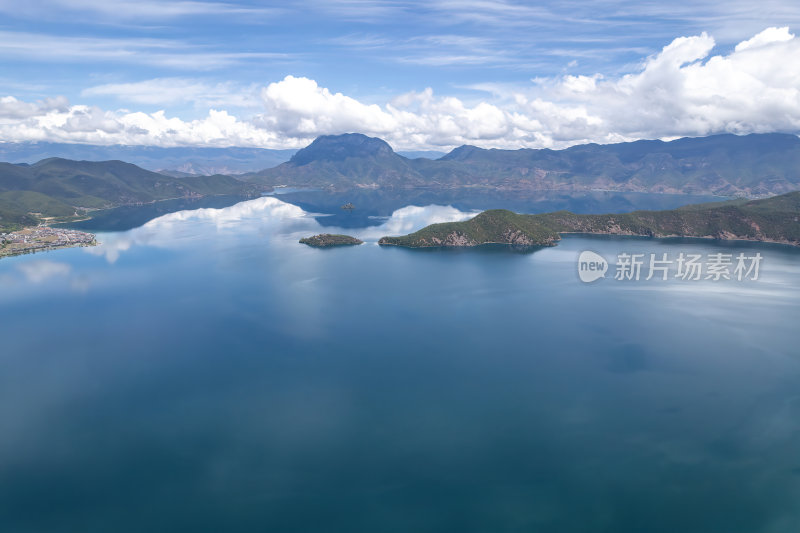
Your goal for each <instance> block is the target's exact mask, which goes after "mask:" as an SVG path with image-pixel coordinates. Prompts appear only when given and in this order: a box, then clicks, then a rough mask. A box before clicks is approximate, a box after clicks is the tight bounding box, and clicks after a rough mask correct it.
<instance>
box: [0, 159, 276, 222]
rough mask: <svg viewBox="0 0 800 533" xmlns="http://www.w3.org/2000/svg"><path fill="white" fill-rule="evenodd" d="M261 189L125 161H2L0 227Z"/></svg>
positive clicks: (231, 180) (223, 178) (230, 179)
mask: <svg viewBox="0 0 800 533" xmlns="http://www.w3.org/2000/svg"><path fill="white" fill-rule="evenodd" d="M259 189H260V187H259V186H257V185H254V184H252V183H245V182H243V181H240V180H237V179H236V178H233V177H231V176H222V175H215V176H191V177H187V178H173V177H170V176H165V175H163V174H159V173H156V172H150V171H148V170H144V169H142V168H139V167H137V166H136V165H132V164H130V163H125V162H122V161H100V162H96V161H71V160H68V159H59V158H50V159H44V160H42V161H39V162H38V163H36V164H33V165H12V164H9V163H0V229H5V230H7V229H14V228H17V227H19V226H24V225H31V224H35V223H37V221H38V220H39V219H41V218H59V219H63V218H69V217H73V216H79V215H82V214H85V210H90V209H102V208H111V207H117V206H121V205H132V204H144V203H151V202H155V201H158V200H166V199H172V198H197V197H201V196H212V195H253V194H257V193H258V192H259Z"/></svg>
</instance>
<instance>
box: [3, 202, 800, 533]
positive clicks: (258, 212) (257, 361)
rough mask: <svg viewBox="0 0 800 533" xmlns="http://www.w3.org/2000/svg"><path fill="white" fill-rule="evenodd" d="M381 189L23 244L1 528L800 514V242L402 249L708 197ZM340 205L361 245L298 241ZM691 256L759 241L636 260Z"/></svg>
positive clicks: (164, 217) (554, 522)
mask: <svg viewBox="0 0 800 533" xmlns="http://www.w3.org/2000/svg"><path fill="white" fill-rule="evenodd" d="M376 198H377V197H376V196H373V197H370V196H369V195H366V196H363V197H359V198H353V199H348V198H345V197H340V196H335V195H334V196H331V195H327V193H323V192H320V191H317V192H313V191H306V192H303V191H293V192H287V193H286V194H282V195H274V196H268V197H262V198H258V199H254V200H249V201H245V202H239V203H234V204H233V205H227V204H229V203H231V202H228V201H224V202H223V201H221V202H222V203H220V204H218V205H211V206H201V208H199V209H191V210H183V211H177V212H173V213H168V214H161V213H159V212H151V213H149V214H142V213H138V214H137V213H127V214H126V213H122V215H119V214H118V215H119V216H115V217H112V218H110V219H108V220H113V221H114V222H113V224H109V226H107V228H112V227H113V228H115V229H119V228H125V227H128V226H131V229H126V230H124V231H99V230H98V229H97V228H94V229H95V230H96V231H99V233H98V240H100V241H101V242H102V245H100V246H98V247H95V248H76V249H68V250H59V251H54V252H48V253H42V254H35V255H27V256H20V257H14V258H8V259H3V260H2V261H0V335H2V339H3V341H2V351H0V436H1V437H2V438H0V529H2V531H4V532H8V533H18V532H19V533H22V532H26V533H27V532H31V533H33V532H78V531H80V532H85V533H94V532H97V533H107V532H115V533H127V532H130V533H134V532H136V533H138V532H142V531H149V532H176V531H192V532H219V531H225V532H250V531H278V532H343V533H355V532H365V533H367V532H370V533H372V532H376V531H378V532H441V531H458V532H473V531H474V532H487V531H492V532H506V531H508V532H512V531H526V532H530V531H543V532H556V531H557V532H598V531H605V532H613V533H625V532H642V531H647V532H674V531H682V532H725V533H735V532H742V533H757V532H765V533H767V532H769V533H772V532H791V531H798V530H800V506H798V502H800V348H798V346H800V330H798V327H797V324H798V319H800V261H799V260H800V251H799V250H796V249H793V248H790V247H785V246H778V245H764V244H761V245H759V244H752V243H723V242H718V241H702V240H654V239H643V238H610V237H591V236H568V237H565V238H564V239H563V240H562V241H561V242H560V243H559V244H558V246H556V247H551V248H540V249H533V250H530V249H528V250H525V249H513V248H507V247H502V246H492V247H480V248H476V249H463V250H411V249H403V248H396V247H380V246H378V245H377V244H376V242H377V239H378V238H379V237H381V236H384V235H397V234H404V233H408V232H410V231H414V230H416V229H419V228H421V227H423V226H425V225H427V224H429V223H432V222H441V221H454V220H463V219H466V218H468V217H469V216H471V215H472V214H474V212H475V211H476V210H478V209H485V208H488V207H511V208H514V209H517V210H528V211H530V212H534V211H537V210H539V211H541V210H549V209H550V208H551V207H553V206H561V207H558V208H570V209H572V210H574V211H577V212H590V211H595V212H600V211H602V210H609V211H620V210H625V206H626V205H628V204H630V205H633V206H634V207H636V208H646V207H659V208H661V207H674V206H676V205H680V203H685V202H686V201H687V200H688V199H687V198H685V197H684V198H669V197H661V196H650V195H641V196H636V195H633V196H631V195H628V196H620V195H618V194H610V193H597V194H595V195H590V196H585V195H584V196H580V197H576V198H575V199H574V201H571V200H570V198H566V197H558V198H552V197H550V198H538V199H530V198H529V199H516V200H514V199H513V198H505V199H503V198H488V199H486V198H480V197H476V198H447V197H435V198H433V199H432V201H430V202H428V200H429V199H430V198H428V197H425V196H424V195H423V196H421V197H419V198H417V199H409V198H399V199H391V198H389V199H386V198H380V201H378V200H376ZM414 200H419V201H418V202H417V201H414ZM346 201H352V202H353V203H354V204H355V205H356V210H355V211H354V212H352V213H346V212H342V211H341V210H339V208H338V206H339V205H341V204H342V203H345V202H346ZM183 207H186V206H176V208H183ZM188 207H198V206H188ZM147 209H151V208H147ZM155 215H161V216H158V217H157V218H153V219H151V220H149V221H148V222H146V223H144V225H138V224H140V223H141V222H142V220H146V219H149V218H151V217H152V216H155ZM127 217H130V220H128V218H127ZM347 217H350V218H347ZM126 221H128V222H130V223H127V222H126ZM135 225H138V227H132V226H135ZM100 229H102V228H100ZM323 231H324V232H341V233H347V234H350V235H353V236H356V237H359V238H362V239H363V240H365V241H366V243H365V244H364V245H361V246H358V247H348V248H336V249H314V248H310V247H307V246H304V245H300V244H298V242H297V241H298V239H299V238H300V237H303V236H308V235H312V234H314V233H320V232H323ZM585 250H591V251H594V252H595V253H597V254H598V255H600V256H602V257H604V258H606V259H607V260H608V261H609V263H610V265H609V272H608V273H607V275H606V277H605V279H599V280H597V281H595V282H593V283H583V282H581V280H580V279H579V277H578V271H577V260H578V256H579V255H580V253H581V252H582V251H585ZM681 253H686V254H700V255H702V256H703V257H708V256H710V255H713V254H719V253H722V254H731V256H734V257H735V256H737V255H738V254H744V255H746V256H747V257H753V256H755V254H760V256H761V257H762V261H761V263H760V271H759V273H758V278H757V279H744V280H741V281H739V280H737V279H735V277H734V279H730V280H725V279H722V280H720V281H713V280H706V279H701V280H700V281H690V280H682V279H680V278H676V277H675V276H674V275H673V273H672V272H670V276H669V277H668V280H666V281H665V280H662V279H660V277H658V276H657V277H654V279H651V280H645V279H643V278H642V279H640V280H638V281H636V280H617V279H614V263H616V262H617V261H618V258H619V256H620V254H642V256H643V257H646V258H647V257H649V256H650V254H656V255H657V257H662V255H663V254H667V256H668V257H669V258H677V257H678V256H679V255H680V254H681Z"/></svg>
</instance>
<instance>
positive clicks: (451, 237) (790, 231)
mask: <svg viewBox="0 0 800 533" xmlns="http://www.w3.org/2000/svg"><path fill="white" fill-rule="evenodd" d="M565 233H587V234H604V235H635V236H645V237H699V238H710V239H725V240H746V241H759V242H773V243H781V244H790V245H793V246H800V192H791V193H787V194H782V195H780V196H774V197H772V198H765V199H761V200H749V201H748V200H731V201H728V202H714V203H707V204H696V205H689V206H685V207H681V208H678V209H672V210H668V211H634V212H632V213H623V214H606V215H578V214H575V213H571V212H569V211H557V212H554V213H543V214H538V215H522V214H517V213H513V212H511V211H507V210H504V209H493V210H490V211H484V212H482V213H480V214H479V215H477V216H476V217H474V218H472V219H470V220H466V221H463V222H447V223H442V224H431V225H430V226H427V227H425V228H422V229H421V230H419V231H417V232H414V233H411V234H409V235H405V236H400V237H382V238H381V239H380V240H379V241H378V244H381V245H394V246H405V247H410V248H426V247H458V246H478V245H482V244H490V243H498V244H508V245H519V246H554V245H555V244H556V243H557V242H558V241H559V240H560V239H561V235H562V234H565Z"/></svg>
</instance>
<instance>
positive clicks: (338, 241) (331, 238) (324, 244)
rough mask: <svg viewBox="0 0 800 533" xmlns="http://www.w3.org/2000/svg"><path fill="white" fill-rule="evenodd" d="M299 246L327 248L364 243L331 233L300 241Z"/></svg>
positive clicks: (353, 238) (347, 236)
mask: <svg viewBox="0 0 800 533" xmlns="http://www.w3.org/2000/svg"><path fill="white" fill-rule="evenodd" d="M300 243H301V244H307V245H309V246H314V247H316V248H329V247H331V246H354V245H358V244H364V241H362V240H359V239H356V238H355V237H351V236H349V235H335V234H331V233H320V234H319V235H314V236H313V237H304V238H302V239H300Z"/></svg>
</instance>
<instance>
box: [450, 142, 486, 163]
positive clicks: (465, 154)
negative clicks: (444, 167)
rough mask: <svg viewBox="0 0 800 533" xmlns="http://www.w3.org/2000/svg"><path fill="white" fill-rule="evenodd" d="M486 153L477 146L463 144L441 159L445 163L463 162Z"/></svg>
mask: <svg viewBox="0 0 800 533" xmlns="http://www.w3.org/2000/svg"><path fill="white" fill-rule="evenodd" d="M485 151H486V150H485V149H483V148H478V147H477V146H472V145H471V144H463V145H461V146H459V147H457V148H453V150H452V151H450V152H449V153H448V154H446V155H444V156H442V157H440V158H439V159H441V160H444V161H463V160H465V159H469V158H470V157H472V156H473V155H475V154H479V153H482V152H485Z"/></svg>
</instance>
